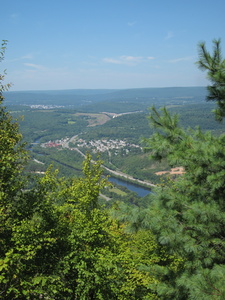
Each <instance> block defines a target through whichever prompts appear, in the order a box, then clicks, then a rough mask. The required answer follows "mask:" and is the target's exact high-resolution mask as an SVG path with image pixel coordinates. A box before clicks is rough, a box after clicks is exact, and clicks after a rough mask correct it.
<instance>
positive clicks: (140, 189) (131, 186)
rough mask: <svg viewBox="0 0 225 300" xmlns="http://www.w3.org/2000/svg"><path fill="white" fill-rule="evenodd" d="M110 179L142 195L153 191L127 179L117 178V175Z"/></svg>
mask: <svg viewBox="0 0 225 300" xmlns="http://www.w3.org/2000/svg"><path fill="white" fill-rule="evenodd" d="M109 181H110V182H112V183H116V184H118V185H122V186H125V187H126V188H127V189H128V190H130V191H132V192H135V193H137V194H138V196H140V197H144V196H146V195H148V194H149V193H151V190H150V189H147V188H145V187H142V186H140V185H137V184H134V183H131V182H127V181H125V180H122V179H120V178H116V177H111V176H110V177H109Z"/></svg>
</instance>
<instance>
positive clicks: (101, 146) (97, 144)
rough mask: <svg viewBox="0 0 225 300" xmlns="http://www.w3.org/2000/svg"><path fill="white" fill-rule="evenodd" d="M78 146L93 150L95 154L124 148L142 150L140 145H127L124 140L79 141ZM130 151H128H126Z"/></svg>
mask: <svg viewBox="0 0 225 300" xmlns="http://www.w3.org/2000/svg"><path fill="white" fill-rule="evenodd" d="M76 146H77V147H79V148H91V149H92V150H93V151H94V152H105V151H109V150H112V149H115V150H117V149H122V148H140V146H139V145H135V144H130V143H126V142H125V141H123V140H112V139H110V140H106V139H102V140H91V141H89V142H87V141H85V140H83V139H79V140H77V142H76ZM126 150H127V151H129V150H128V149H126Z"/></svg>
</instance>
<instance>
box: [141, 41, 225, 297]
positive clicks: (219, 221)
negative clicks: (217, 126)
mask: <svg viewBox="0 0 225 300" xmlns="http://www.w3.org/2000/svg"><path fill="white" fill-rule="evenodd" d="M213 43H214V52H213V55H210V54H209V52H208V51H207V50H206V48H205V44H200V46H199V47H200V52H199V61H198V65H199V67H200V68H201V69H203V70H207V71H208V78H209V79H210V80H211V82H212V85H211V86H209V87H208V91H209V95H208V98H207V99H208V100H213V101H216V103H217V108H216V110H215V114H216V117H217V119H219V120H222V118H223V117H224V116H225V60H224V59H222V55H221V49H220V41H219V40H218V41H216V40H215V41H214V42H213ZM149 119H150V123H151V126H152V127H153V128H154V129H155V133H154V134H153V136H151V137H150V138H149V139H147V140H145V142H146V150H148V151H150V153H151V158H153V159H156V160H161V159H167V161H168V163H169V164H170V165H171V166H173V167H177V166H182V167H183V168H184V170H185V174H183V175H182V176H180V177H179V178H176V179H175V180H174V179H170V178H168V180H167V181H166V182H164V183H163V184H161V185H159V187H158V188H157V189H156V191H155V194H154V195H153V200H152V202H151V204H150V206H149V209H148V211H147V212H146V215H145V218H144V219H143V224H146V227H147V228H149V229H151V230H152V232H153V233H154V234H155V235H156V237H157V241H158V243H159V244H160V245H161V246H163V247H164V248H165V249H166V253H167V254H170V255H175V256H176V257H179V258H180V259H181V265H180V267H179V268H178V269H176V271H175V272H174V270H173V269H171V268H168V266H166V265H165V266H163V267H162V268H161V269H160V270H159V271H158V275H159V276H162V280H161V283H159V284H158V286H157V291H158V295H159V296H160V299H179V300H180V299H198V300H199V299H200V300H201V299H202V300H203V299H204V300H207V299H208V300H211V299H218V300H219V299H221V300H222V299H225V284H224V283H225V282H224V278H225V232H224V228H225V201H224V199H225V135H224V134H223V135H221V136H219V137H215V136H213V135H212V133H210V132H206V133H203V132H202V131H201V130H200V129H199V128H197V129H195V130H193V129H187V130H184V129H183V128H181V127H180V126H179V118H178V116H177V115H174V116H171V115H170V114H169V112H168V111H167V109H166V108H163V109H161V112H159V111H157V110H156V109H155V108H154V107H153V108H152V110H151V113H150V116H149Z"/></svg>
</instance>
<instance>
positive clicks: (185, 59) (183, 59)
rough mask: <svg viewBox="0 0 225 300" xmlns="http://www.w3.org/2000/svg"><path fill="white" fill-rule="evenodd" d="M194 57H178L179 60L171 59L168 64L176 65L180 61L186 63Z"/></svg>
mask: <svg viewBox="0 0 225 300" xmlns="http://www.w3.org/2000/svg"><path fill="white" fill-rule="evenodd" d="M193 58H194V57H193V56H186V57H180V58H175V59H171V60H169V63H173V64H174V63H178V62H181V61H187V60H192V59H193Z"/></svg>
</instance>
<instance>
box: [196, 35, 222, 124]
mask: <svg viewBox="0 0 225 300" xmlns="http://www.w3.org/2000/svg"><path fill="white" fill-rule="evenodd" d="M197 65H198V67H199V68H200V69H201V70H203V71H207V78H208V79H209V80H210V82H211V85H209V86H208V87H207V88H208V92H209V94H208V97H207V99H208V101H216V103H217V108H216V109H215V114H216V118H217V120H219V121H221V120H222V118H223V117H224V116H225V59H224V58H223V57H222V51H221V41H220V40H214V41H213V53H212V54H210V53H209V51H208V50H207V49H206V46H205V43H200V44H199V61H198V62H197Z"/></svg>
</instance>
